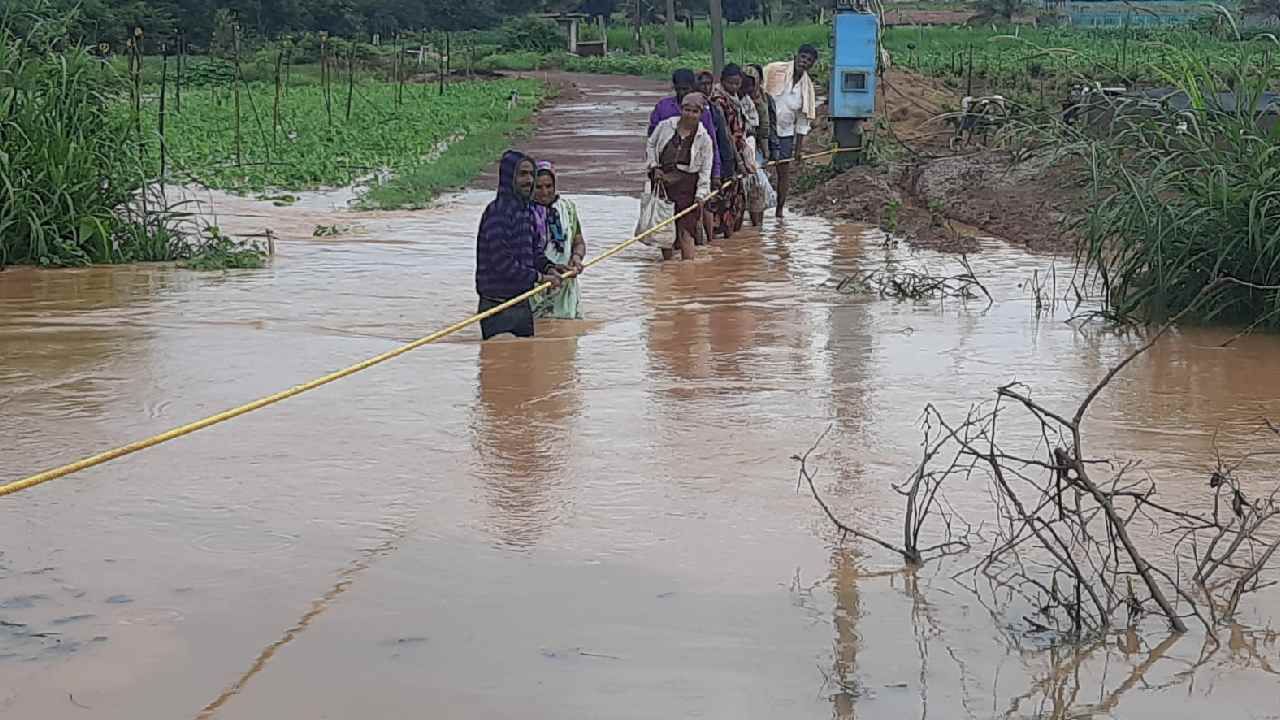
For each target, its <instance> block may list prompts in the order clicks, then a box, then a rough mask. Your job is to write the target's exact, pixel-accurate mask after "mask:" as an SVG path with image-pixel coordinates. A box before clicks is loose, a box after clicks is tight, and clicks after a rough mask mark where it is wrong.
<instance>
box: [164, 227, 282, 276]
mask: <svg viewBox="0 0 1280 720" xmlns="http://www.w3.org/2000/svg"><path fill="white" fill-rule="evenodd" d="M266 262H267V250H266V248H264V247H262V244H261V243H257V242H253V241H237V240H233V239H231V238H230V237H227V236H226V235H223V234H222V231H221V230H219V229H218V228H217V227H210V228H208V229H207V230H206V231H205V233H204V235H203V236H202V242H201V243H200V245H199V247H197V248H196V249H195V250H194V251H193V252H191V253H190V256H189V258H188V259H187V260H186V262H184V263H183V267H186V268H188V269H190V270H200V271H205V272H208V271H213V270H256V269H258V268H261V267H263V266H264V265H266Z"/></svg>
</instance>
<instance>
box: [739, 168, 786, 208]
mask: <svg viewBox="0 0 1280 720" xmlns="http://www.w3.org/2000/svg"><path fill="white" fill-rule="evenodd" d="M742 184H743V188H744V189H745V190H746V193H747V208H748V209H749V210H750V211H751V212H753V213H762V212H764V211H765V210H768V209H769V208H771V207H774V206H776V205H777V204H778V193H776V192H774V189H773V185H772V184H771V183H770V182H769V173H766V172H765V171H764V168H759V167H758V168H756V171H755V172H754V173H753V174H750V175H747V176H746V177H744V178H743V179H742Z"/></svg>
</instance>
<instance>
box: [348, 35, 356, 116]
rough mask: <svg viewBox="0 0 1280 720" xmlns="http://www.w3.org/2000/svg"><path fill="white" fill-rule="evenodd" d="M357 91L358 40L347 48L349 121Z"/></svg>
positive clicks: (353, 41)
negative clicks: (353, 97)
mask: <svg viewBox="0 0 1280 720" xmlns="http://www.w3.org/2000/svg"><path fill="white" fill-rule="evenodd" d="M355 91H356V41H355V40H352V41H351V48H350V49H349V50H347V122H348V123H350V122H351V98H352V96H354V95H355Z"/></svg>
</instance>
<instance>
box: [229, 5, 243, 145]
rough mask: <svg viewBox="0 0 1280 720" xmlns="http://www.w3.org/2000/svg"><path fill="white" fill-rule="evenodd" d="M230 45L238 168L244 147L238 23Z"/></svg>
mask: <svg viewBox="0 0 1280 720" xmlns="http://www.w3.org/2000/svg"><path fill="white" fill-rule="evenodd" d="M232 36H233V38H234V41H233V43H232V47H233V52H234V54H235V56H234V57H235V67H236V76H235V78H234V79H233V80H232V81H231V85H232V93H233V94H234V97H235V102H234V104H235V108H234V110H235V114H236V117H235V127H236V166H237V167H239V166H240V165H242V164H243V163H244V147H243V143H242V140H241V137H240V79H241V76H240V23H236V24H235V25H233V26H232Z"/></svg>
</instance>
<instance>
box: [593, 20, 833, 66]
mask: <svg viewBox="0 0 1280 720" xmlns="http://www.w3.org/2000/svg"><path fill="white" fill-rule="evenodd" d="M641 36H642V37H643V38H644V39H645V40H646V41H648V42H649V43H650V44H651V45H652V47H653V49H654V51H655V52H658V53H662V54H665V53H666V50H667V36H666V29H665V28H664V27H663V26H661V25H646V26H645V27H644V28H642V30H641ZM724 36H725V39H724V45H725V50H726V52H728V53H731V54H735V55H738V56H741V57H749V58H767V61H768V62H772V61H774V60H785V59H787V58H790V57H791V56H793V55H795V53H796V50H798V49H799V48H800V46H801V45H813V46H814V47H816V48H818V50H820V51H822V52H827V51H828V42H827V40H828V38H829V37H830V36H831V27H830V26H828V25H818V24H816V23H815V24H811V25H761V24H760V23H758V22H746V23H742V24H740V25H729V26H727V27H726V28H725V33H724ZM676 40H677V44H678V45H679V47H680V52H681V53H688V54H691V55H699V56H703V57H708V58H709V57H710V56H711V29H710V28H709V27H707V26H706V25H705V24H698V25H696V26H695V27H694V28H693V29H692V30H690V29H688V28H687V27H685V26H684V25H679V26H677V27H676ZM609 49H610V50H621V51H626V52H634V51H635V49H636V39H635V28H633V27H623V26H621V25H615V26H613V27H611V28H609ZM703 62H704V63H706V61H705V60H704V61H703Z"/></svg>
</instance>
